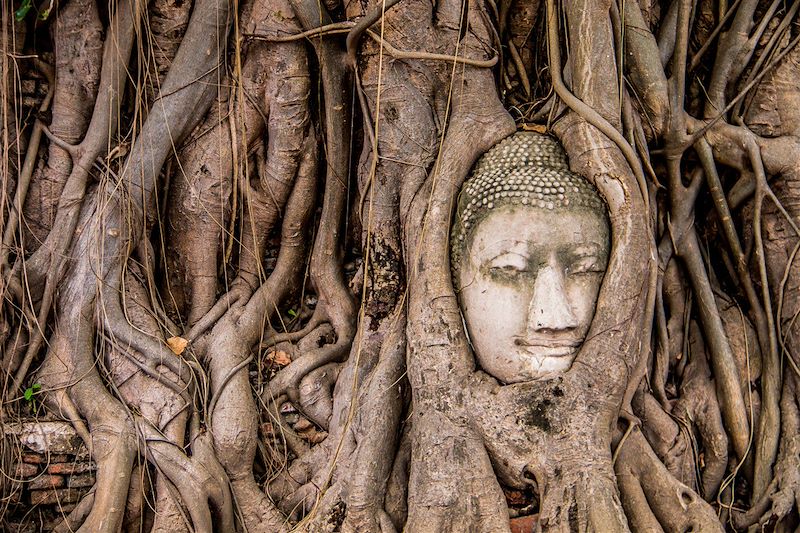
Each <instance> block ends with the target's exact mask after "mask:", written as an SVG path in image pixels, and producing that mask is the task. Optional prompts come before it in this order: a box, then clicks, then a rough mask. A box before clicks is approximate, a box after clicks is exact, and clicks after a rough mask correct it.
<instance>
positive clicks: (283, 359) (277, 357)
mask: <svg viewBox="0 0 800 533" xmlns="http://www.w3.org/2000/svg"><path fill="white" fill-rule="evenodd" d="M267 360H269V361H271V362H273V363H275V364H276V365H278V366H286V365H288V364H289V363H291V362H292V360H291V358H290V357H289V354H287V353H286V352H284V351H283V350H277V351H275V352H269V353H268V354H267Z"/></svg>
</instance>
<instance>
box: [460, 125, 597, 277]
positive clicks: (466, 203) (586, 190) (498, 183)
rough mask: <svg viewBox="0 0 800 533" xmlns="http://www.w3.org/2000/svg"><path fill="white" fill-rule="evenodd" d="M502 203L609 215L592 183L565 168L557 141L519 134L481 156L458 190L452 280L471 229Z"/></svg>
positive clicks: (527, 132)
mask: <svg viewBox="0 0 800 533" xmlns="http://www.w3.org/2000/svg"><path fill="white" fill-rule="evenodd" d="M502 205H520V206H530V207H533V208H539V209H543V210H549V211H557V210H563V209H575V208H583V209H590V210H593V211H596V212H597V213H602V216H604V217H607V209H606V205H605V202H604V201H603V200H602V199H601V198H600V195H599V194H598V192H597V190H596V189H595V188H594V186H593V185H592V184H591V183H589V182H588V181H586V179H584V178H583V177H581V176H579V175H577V174H575V173H574V172H572V171H571V170H570V169H569V165H568V163H567V155H566V153H565V152H564V149H563V148H562V147H561V145H560V144H559V143H558V141H557V140H555V139H554V138H552V137H550V136H549V135H545V134H541V133H536V132H531V131H520V132H517V133H515V134H514V135H512V136H510V137H507V138H506V139H505V140H503V141H502V142H500V143H499V144H497V145H496V146H494V147H493V148H492V149H490V150H489V151H488V152H486V153H485V154H484V155H483V156H481V158H480V159H479V160H478V162H477V163H476V164H475V167H474V168H473V170H472V174H471V175H470V177H469V178H468V179H467V180H466V181H465V183H464V186H463V187H462V189H461V194H460V196H459V200H458V205H457V207H456V213H455V219H454V222H453V226H452V231H451V235H450V260H451V268H452V271H453V275H454V279H456V277H457V276H456V274H457V273H458V269H459V268H460V263H461V257H462V254H463V253H464V251H465V249H466V247H467V245H468V242H469V235H470V233H471V232H472V230H473V229H474V228H475V226H476V225H477V224H478V223H479V222H480V221H481V220H482V219H483V217H484V216H485V215H486V214H488V213H489V212H490V211H491V210H493V209H495V208H497V207H500V206H502ZM555 220H556V219H554V223H555Z"/></svg>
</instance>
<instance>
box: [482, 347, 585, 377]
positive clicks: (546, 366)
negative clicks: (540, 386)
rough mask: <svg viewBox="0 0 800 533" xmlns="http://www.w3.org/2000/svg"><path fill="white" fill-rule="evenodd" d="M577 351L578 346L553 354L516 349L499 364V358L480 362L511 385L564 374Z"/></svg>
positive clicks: (488, 372)
mask: <svg viewBox="0 0 800 533" xmlns="http://www.w3.org/2000/svg"><path fill="white" fill-rule="evenodd" d="M577 353H578V350H577V348H575V349H572V350H569V351H566V350H563V349H562V350H561V351H559V352H555V353H552V354H551V353H547V354H543V353H541V351H538V353H536V354H532V353H530V351H528V350H518V351H517V350H515V351H514V352H512V354H513V355H512V356H511V357H510V358H506V361H505V363H503V364H499V365H498V364H497V363H498V359H499V358H497V359H493V360H491V361H480V362H481V363H483V364H482V365H481V366H482V367H483V370H484V372H486V373H487V374H490V375H492V376H494V377H495V378H496V379H498V380H499V381H501V382H502V383H505V384H507V385H509V384H513V383H522V382H525V381H542V380H546V379H552V378H554V377H557V376H559V375H562V374H564V373H565V372H566V371H567V370H569V369H570V367H571V366H572V362H573V361H574V360H575V356H576V355H577Z"/></svg>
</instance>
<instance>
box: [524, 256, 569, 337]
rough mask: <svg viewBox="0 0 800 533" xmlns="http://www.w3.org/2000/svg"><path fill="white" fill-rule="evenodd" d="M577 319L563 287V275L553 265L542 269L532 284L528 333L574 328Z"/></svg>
mask: <svg viewBox="0 0 800 533" xmlns="http://www.w3.org/2000/svg"><path fill="white" fill-rule="evenodd" d="M577 326H578V319H577V317H576V316H575V313H574V312H573V311H572V306H571V305H570V303H569V299H568V297H567V291H566V289H565V287H564V273H563V272H562V271H561V270H560V269H558V268H554V267H553V265H545V266H544V267H542V268H541V269H540V270H539V272H538V275H537V276H536V281H534V284H533V297H532V298H531V303H530V306H529V307H528V331H529V332H537V333H543V332H549V331H564V330H570V329H573V328H576V327H577Z"/></svg>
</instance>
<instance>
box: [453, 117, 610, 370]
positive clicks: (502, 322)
mask: <svg viewBox="0 0 800 533" xmlns="http://www.w3.org/2000/svg"><path fill="white" fill-rule="evenodd" d="M609 233H610V230H609V222H608V213H607V209H606V206H605V203H604V202H603V200H602V199H601V198H600V196H599V195H598V193H597V191H596V190H595V188H594V187H593V186H592V185H591V184H590V183H589V182H588V181H586V180H585V179H584V178H582V177H581V176H578V175H577V174H574V173H573V172H571V171H570V170H569V167H568V165H567V158H566V154H565V152H564V150H563V148H562V147H561V146H560V145H559V144H558V142H557V141H556V140H555V139H553V138H552V137H549V136H547V135H543V134H539V133H535V132H518V133H516V134H514V135H512V136H511V137H508V138H507V139H505V140H504V141H502V142H501V143H499V144H498V145H496V146H495V147H493V148H492V149H491V150H489V151H488V152H487V153H486V154H484V155H483V156H482V157H481V159H480V160H479V161H478V163H477V164H476V165H475V167H474V169H473V171H472V175H471V176H470V177H469V179H467V181H466V182H465V183H464V187H463V188H462V191H461V195H460V197H459V202H458V207H457V210H456V216H455V221H454V224H453V228H452V234H451V267H452V270H453V281H454V285H455V288H456V291H457V292H458V294H459V300H460V304H461V309H462V313H463V315H464V320H465V322H466V325H467V331H468V332H469V336H470V340H471V342H472V346H473V348H474V351H475V356H476V359H477V362H478V364H479V365H480V366H481V368H482V369H483V370H484V371H485V372H487V373H488V374H490V375H491V376H493V377H495V378H496V379H498V380H499V381H501V382H503V383H506V384H508V383H518V382H522V381H528V380H536V379H547V378H550V377H553V376H555V375H557V374H560V373H562V372H565V371H567V370H568V369H569V368H570V367H571V365H572V362H573V361H574V359H575V356H576V355H577V352H578V350H579V348H580V346H581V345H582V344H583V341H584V339H585V338H586V334H587V332H588V331H589V326H590V325H591V322H592V319H593V317H594V311H595V306H596V303H597V295H598V293H599V291H600V285H601V283H602V280H603V276H604V274H605V271H606V267H607V265H608V257H609V252H610V238H609Z"/></svg>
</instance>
